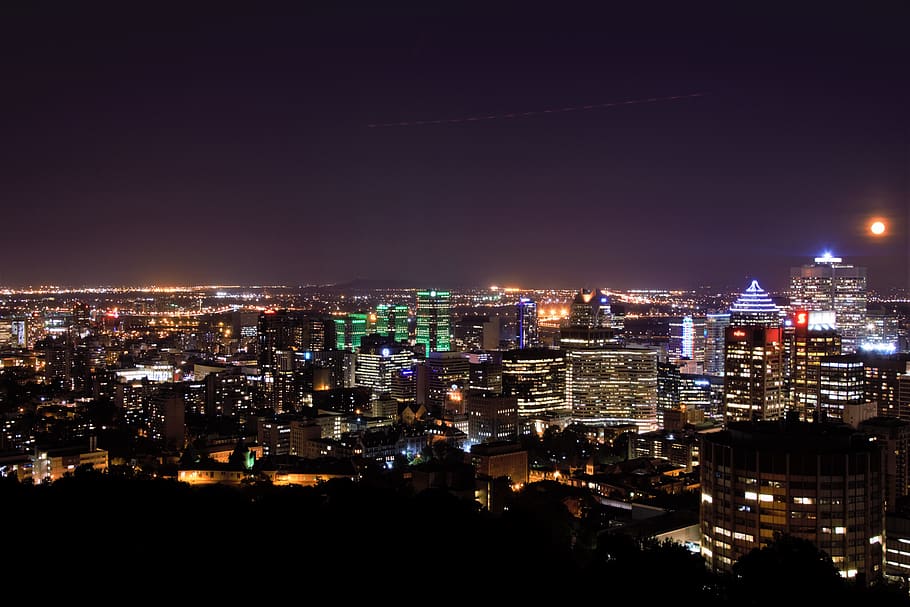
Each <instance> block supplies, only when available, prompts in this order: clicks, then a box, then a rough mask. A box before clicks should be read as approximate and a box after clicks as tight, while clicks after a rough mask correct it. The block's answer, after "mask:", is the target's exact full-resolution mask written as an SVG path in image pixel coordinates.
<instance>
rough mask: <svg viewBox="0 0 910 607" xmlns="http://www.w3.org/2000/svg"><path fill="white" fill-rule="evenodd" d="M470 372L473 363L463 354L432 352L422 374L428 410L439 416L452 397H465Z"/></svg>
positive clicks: (425, 362)
mask: <svg viewBox="0 0 910 607" xmlns="http://www.w3.org/2000/svg"><path fill="white" fill-rule="evenodd" d="M470 371H471V361H470V360H469V359H468V356H467V355H466V354H464V353H463V352H440V351H438V350H434V351H432V352H430V354H429V356H427V357H426V359H425V360H424V361H423V363H422V365H421V373H422V374H423V375H424V377H425V378H426V379H425V384H424V386H425V390H426V392H425V394H426V396H425V397H424V399H423V402H425V404H426V406H427V409H428V410H431V411H432V412H433V413H434V414H437V413H439V412H441V411H442V409H443V408H444V407H445V404H446V400H447V399H449V398H450V397H451V396H452V395H463V394H464V393H465V391H466V389H467V387H468V380H469V377H470ZM418 402H419V401H418ZM431 407H432V408H433V409H431Z"/></svg>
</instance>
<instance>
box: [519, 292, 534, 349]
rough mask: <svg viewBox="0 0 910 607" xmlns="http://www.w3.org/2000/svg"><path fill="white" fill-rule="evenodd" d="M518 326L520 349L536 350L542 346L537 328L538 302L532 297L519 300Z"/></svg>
mask: <svg viewBox="0 0 910 607" xmlns="http://www.w3.org/2000/svg"><path fill="white" fill-rule="evenodd" d="M516 324H517V329H518V330H517V333H518V335H517V338H518V340H517V341H518V347H519V348H534V347H536V346H539V345H540V336H539V332H538V327H537V302H535V301H534V300H533V299H531V298H530V297H519V298H518V304H517V311H516Z"/></svg>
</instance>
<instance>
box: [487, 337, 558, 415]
mask: <svg viewBox="0 0 910 607" xmlns="http://www.w3.org/2000/svg"><path fill="white" fill-rule="evenodd" d="M502 392H503V394H506V395H511V396H515V397H517V398H518V415H519V416H521V417H532V416H537V415H544V414H547V413H559V412H567V411H569V410H570V408H571V407H570V406H569V403H568V401H567V400H566V353H565V352H563V351H562V350H556V349H553V348H524V349H515V350H508V351H506V352H503V354H502Z"/></svg>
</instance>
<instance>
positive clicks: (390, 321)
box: [374, 304, 410, 341]
mask: <svg viewBox="0 0 910 607" xmlns="http://www.w3.org/2000/svg"><path fill="white" fill-rule="evenodd" d="M408 315H409V310H408V307H407V306H405V305H401V304H397V305H392V304H379V305H378V306H376V323H375V329H374V330H375V331H376V332H377V333H379V334H381V335H385V336H388V337H391V338H392V339H393V340H394V341H407V340H408V339H410V327H409V326H408Z"/></svg>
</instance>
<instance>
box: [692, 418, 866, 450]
mask: <svg viewBox="0 0 910 607" xmlns="http://www.w3.org/2000/svg"><path fill="white" fill-rule="evenodd" d="M703 436H704V441H705V442H710V443H713V444H718V445H727V446H736V447H743V448H750V449H751V448H754V449H761V450H765V451H777V452H783V453H800V452H806V451H811V452H813V453H836V452H856V451H863V450H872V449H877V448H878V443H877V440H876V439H875V437H873V436H871V435H869V434H867V433H865V432H860V431H857V430H854V429H853V428H852V427H850V426H849V425H847V424H842V423H834V422H821V423H820V422H801V421H783V420H781V421H755V422H752V421H749V422H731V423H729V424H728V425H727V429H726V430H722V431H720V432H714V433H709V434H704V435H703Z"/></svg>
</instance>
